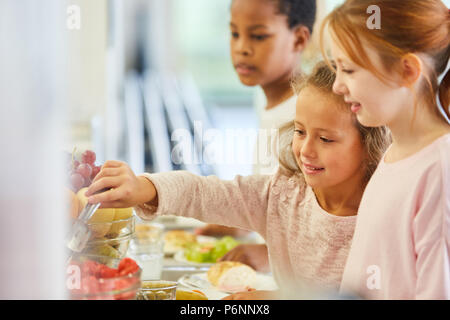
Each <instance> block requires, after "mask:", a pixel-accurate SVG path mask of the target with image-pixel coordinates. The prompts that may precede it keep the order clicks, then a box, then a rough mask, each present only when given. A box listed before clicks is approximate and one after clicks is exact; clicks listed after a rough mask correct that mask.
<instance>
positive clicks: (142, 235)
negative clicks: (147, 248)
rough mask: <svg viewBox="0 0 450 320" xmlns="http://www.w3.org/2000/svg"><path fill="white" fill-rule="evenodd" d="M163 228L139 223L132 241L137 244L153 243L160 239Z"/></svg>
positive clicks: (153, 224)
mask: <svg viewBox="0 0 450 320" xmlns="http://www.w3.org/2000/svg"><path fill="white" fill-rule="evenodd" d="M163 231H164V226H163V225H162V224H157V223H140V224H136V226H135V233H134V239H135V241H138V242H146V241H155V240H158V239H160V238H161V237H162V233H163Z"/></svg>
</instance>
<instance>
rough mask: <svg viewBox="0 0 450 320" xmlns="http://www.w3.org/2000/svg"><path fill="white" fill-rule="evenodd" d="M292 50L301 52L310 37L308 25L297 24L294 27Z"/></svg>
mask: <svg viewBox="0 0 450 320" xmlns="http://www.w3.org/2000/svg"><path fill="white" fill-rule="evenodd" d="M294 36H295V43H294V50H295V51H296V52H302V51H303V50H304V49H305V47H306V45H307V44H308V42H309V39H310V38H311V33H310V32H309V29H308V27H306V26H303V25H299V26H297V27H295V28H294Z"/></svg>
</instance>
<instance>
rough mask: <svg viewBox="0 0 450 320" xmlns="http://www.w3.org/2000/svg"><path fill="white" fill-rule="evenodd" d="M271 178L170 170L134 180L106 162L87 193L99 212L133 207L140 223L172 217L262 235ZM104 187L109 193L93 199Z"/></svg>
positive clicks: (115, 163)
mask: <svg viewBox="0 0 450 320" xmlns="http://www.w3.org/2000/svg"><path fill="white" fill-rule="evenodd" d="M271 181H272V177H271V176H259V175H256V176H247V177H242V176H236V178H235V179H234V180H231V181H224V180H220V179H219V178H217V177H215V176H208V177H202V176H196V175H194V174H191V173H189V172H187V171H173V172H167V173H157V174H143V175H140V176H135V175H134V173H133V172H132V170H131V169H130V168H129V166H128V165H127V164H126V163H123V162H120V161H107V162H106V163H105V165H104V166H103V167H102V170H101V171H100V173H99V174H98V175H97V177H96V178H95V179H94V181H93V183H92V185H91V187H90V188H89V189H88V191H87V192H86V196H88V197H89V202H91V203H95V202H101V203H102V207H110V208H111V207H130V206H135V207H136V212H137V213H138V214H139V215H140V216H141V217H143V218H145V219H152V218H153V217H155V216H156V215H160V214H171V215H180V216H184V217H191V218H195V219H198V220H201V221H204V222H207V223H216V224H222V225H227V226H232V227H237V228H242V229H249V230H255V231H257V232H259V233H261V235H263V236H265V233H266V217H267V216H266V212H267V204H268V198H269V190H270V185H271ZM103 188H109V189H110V190H109V191H106V192H103V193H101V194H97V195H95V194H94V193H95V192H96V191H98V190H101V189H103Z"/></svg>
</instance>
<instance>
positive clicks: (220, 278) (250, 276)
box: [207, 261, 256, 292]
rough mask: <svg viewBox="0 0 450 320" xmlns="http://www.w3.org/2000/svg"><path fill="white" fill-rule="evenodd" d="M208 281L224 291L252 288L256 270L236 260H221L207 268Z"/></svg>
mask: <svg viewBox="0 0 450 320" xmlns="http://www.w3.org/2000/svg"><path fill="white" fill-rule="evenodd" d="M207 278H208V281H209V282H210V283H211V284H212V285H213V286H215V287H216V288H217V289H219V290H222V291H225V292H239V291H247V290H248V289H250V288H253V286H254V283H255V280H256V271H255V270H254V269H253V268H251V267H249V266H248V265H246V264H243V263H241V262H236V261H221V262H218V263H216V264H214V265H213V266H212V267H211V268H209V270H208V273H207Z"/></svg>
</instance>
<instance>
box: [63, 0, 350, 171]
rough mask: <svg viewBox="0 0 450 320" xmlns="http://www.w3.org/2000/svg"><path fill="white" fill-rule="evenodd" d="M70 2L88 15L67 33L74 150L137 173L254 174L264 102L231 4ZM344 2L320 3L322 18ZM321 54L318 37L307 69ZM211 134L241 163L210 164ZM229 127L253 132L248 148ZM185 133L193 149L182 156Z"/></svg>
mask: <svg viewBox="0 0 450 320" xmlns="http://www.w3.org/2000/svg"><path fill="white" fill-rule="evenodd" d="M69 2H70V3H71V4H76V5H77V6H78V7H79V8H80V16H81V27H80V29H73V30H68V31H67V35H68V40H69V42H68V49H69V68H68V72H69V77H68V79H69V91H68V105H67V108H68V109H67V112H68V119H69V123H68V124H69V126H68V128H69V132H68V134H69V136H70V137H71V140H68V141H70V143H68V145H67V147H66V149H67V150H68V151H71V150H72V148H73V146H76V147H77V148H78V149H79V150H85V149H91V150H94V151H95V152H96V153H97V159H98V160H99V162H100V163H102V162H103V161H104V160H106V159H117V160H123V161H126V162H128V163H129V164H130V165H131V167H132V168H133V169H134V170H135V171H136V172H143V171H150V172H159V171H167V170H172V169H184V170H189V171H191V172H194V173H198V174H204V175H206V174H216V175H218V176H219V177H220V178H223V179H232V178H233V177H234V176H235V175H236V174H250V173H251V171H252V163H251V162H252V160H253V159H252V156H253V153H252V152H253V148H252V146H251V144H252V140H251V139H252V137H251V134H250V132H252V131H251V130H256V129H257V128H258V116H257V115H258V108H262V107H264V95H263V94H262V91H261V90H260V89H259V88H257V87H246V86H244V85H242V84H241V83H240V82H239V79H238V77H237V75H236V74H235V71H234V68H233V66H232V63H231V59H230V54H229V39H230V31H229V21H230V5H231V1H230V0H215V1H208V0H193V1H186V0H164V1H162V0H128V1H122V0H109V1H108V0H97V1H89V0H79V1H69ZM341 2H342V1H341V0H322V1H319V2H318V19H319V20H320V18H322V17H323V16H324V15H325V14H326V13H327V12H328V11H329V10H331V9H332V8H333V7H334V6H335V5H337V4H339V3H341ZM69 16H70V15H69ZM319 20H318V21H319ZM318 23H319V22H318ZM319 57H320V54H319V51H318V46H317V39H314V41H313V42H312V43H311V45H310V48H308V50H307V52H305V54H304V55H303V60H302V67H303V68H304V69H305V70H308V69H309V68H310V67H311V66H312V65H313V63H314V62H315V61H316V60H317V59H318V58H319ZM196 124H197V127H196ZM199 127H200V128H199ZM181 129H183V130H181ZM184 129H185V130H184ZM210 129H216V130H218V131H215V132H216V135H215V137H216V138H217V134H219V135H220V134H221V135H222V138H223V139H222V140H220V139H218V138H217V139H215V140H214V143H212V144H213V145H214V147H217V148H219V149H221V150H220V151H221V152H223V154H226V155H230V154H235V157H234V158H233V159H225V158H224V159H222V160H223V161H214V163H213V164H210V165H208V164H205V162H207V161H203V163H201V162H202V161H201V159H202V156H203V155H205V154H206V152H207V147H208V141H204V140H202V138H203V136H205V135H206V134H205V132H207V131H208V130H209V132H210V133H214V131H211V130H210ZM229 129H231V130H235V131H234V133H237V131H238V130H241V131H243V133H244V134H245V133H247V138H248V139H246V141H245V142H246V143H247V147H246V146H244V145H243V141H242V140H241V141H240V142H241V143H239V141H238V140H239V137H236V138H235V139H237V140H236V141H230V140H232V139H233V138H232V137H231V136H230V135H228V136H227V130H229ZM176 130H177V132H174V131H176ZM246 130H248V131H246ZM177 133H181V135H182V136H183V138H186V139H189V141H190V142H192V143H191V148H190V149H189V148H178V149H177V143H178V142H180V141H181V138H180V137H178V136H177ZM201 133H203V134H201ZM228 133H229V134H231V132H228ZM177 137H178V138H177ZM241 138H242V136H241ZM247 140H248V141H247ZM186 149H187V150H186ZM210 149H211V148H210ZM175 152H179V153H180V154H174V153H175ZM242 153H244V154H242ZM236 154H240V155H239V157H238V156H237V155H236ZM196 157H198V158H196ZM177 159H178V161H177ZM196 159H198V160H199V161H195V160H196ZM190 160H191V161H190Z"/></svg>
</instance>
